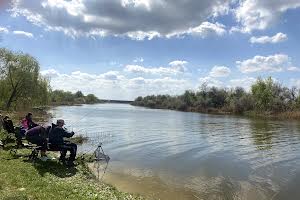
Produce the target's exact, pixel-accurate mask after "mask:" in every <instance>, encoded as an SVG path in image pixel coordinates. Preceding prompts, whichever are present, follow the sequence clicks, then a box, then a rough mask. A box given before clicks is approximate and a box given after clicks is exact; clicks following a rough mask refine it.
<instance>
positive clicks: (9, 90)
mask: <svg viewBox="0 0 300 200" xmlns="http://www.w3.org/2000/svg"><path fill="white" fill-rule="evenodd" d="M39 69H40V67H39V63H38V62H37V60H36V59H35V58H33V57H31V56H29V55H27V54H23V53H13V52H11V51H9V50H7V49H4V48H2V49H0V70H1V79H2V82H3V83H4V85H5V87H6V89H5V92H6V95H7V96H6V101H5V108H6V109H10V108H11V106H12V104H13V103H15V106H16V104H17V103H18V102H22V99H23V100H24V99H31V100H32V99H33V98H35V96H34V95H35V94H36V93H37V90H38V87H36V86H37V85H39V78H40V75H39Z"/></svg>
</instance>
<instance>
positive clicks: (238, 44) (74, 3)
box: [0, 0, 300, 100]
mask: <svg viewBox="0 0 300 200" xmlns="http://www.w3.org/2000/svg"><path fill="white" fill-rule="evenodd" d="M0 10H1V14H0V36H1V42H0V46H1V47H5V48H8V49H11V50H13V51H16V52H20V51H22V52H24V53H28V54H30V55H32V56H33V57H35V58H36V59H37V60H38V61H39V63H40V66H41V74H42V75H43V76H45V77H47V78H49V80H50V85H51V87H52V88H53V89H63V90H67V91H72V92H75V91H77V90H81V91H82V92H84V93H85V94H88V93H93V94H95V95H96V96H98V97H99V98H101V99H119V100H133V99H135V98H136V97H137V96H145V95H152V94H170V95H178V94H181V93H183V92H184V91H185V90H197V89H198V88H199V87H200V86H201V85H202V84H206V85H208V86H216V87H225V88H232V87H238V86H239V87H244V88H245V89H246V90H249V88H250V86H251V84H253V83H254V82H255V80H256V79H257V78H258V77H262V78H266V77H269V76H271V77H273V78H274V79H275V80H276V81H278V82H279V83H281V84H283V85H285V86H288V87H292V86H297V87H299V88H300V45H299V44H300V23H299V19H300V0H268V1H261V0H201V1H200V0H41V1H39V0H11V1H8V0H0Z"/></svg>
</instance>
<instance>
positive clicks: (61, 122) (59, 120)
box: [56, 119, 65, 125]
mask: <svg viewBox="0 0 300 200" xmlns="http://www.w3.org/2000/svg"><path fill="white" fill-rule="evenodd" d="M56 124H63V125H65V120H63V119H58V120H57V121H56Z"/></svg>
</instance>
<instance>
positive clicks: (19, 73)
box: [0, 48, 100, 110]
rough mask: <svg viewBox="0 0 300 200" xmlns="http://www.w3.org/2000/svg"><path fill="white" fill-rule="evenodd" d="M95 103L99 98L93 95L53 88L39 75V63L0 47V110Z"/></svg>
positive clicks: (26, 55) (27, 56) (22, 54)
mask: <svg viewBox="0 0 300 200" xmlns="http://www.w3.org/2000/svg"><path fill="white" fill-rule="evenodd" d="M98 102H100V100H99V99H98V98H97V97H96V96H95V95H93V94H89V95H87V96H84V95H83V94H82V92H80V91H78V92H76V93H75V94H72V93H71V92H64V91H61V90H55V91H52V90H51V87H50V84H49V80H48V79H47V78H45V77H43V76H41V75H40V65H39V63H38V61H37V60H36V59H35V58H33V57H32V56H30V55H28V54H24V53H22V52H12V51H10V50H8V49H5V48H0V110H24V109H28V108H31V107H37V106H45V105H50V104H55V105H60V104H73V103H80V104H81V103H98Z"/></svg>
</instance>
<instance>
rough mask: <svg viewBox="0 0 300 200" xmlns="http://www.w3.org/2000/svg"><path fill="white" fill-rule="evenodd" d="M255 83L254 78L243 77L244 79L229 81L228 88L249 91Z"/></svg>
mask: <svg viewBox="0 0 300 200" xmlns="http://www.w3.org/2000/svg"><path fill="white" fill-rule="evenodd" d="M255 82H256V78H253V77H244V78H238V79H231V80H230V81H229V86H230V87H234V88H235V87H243V88H245V90H247V91H249V90H250V88H251V85H253V84H254V83H255Z"/></svg>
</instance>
